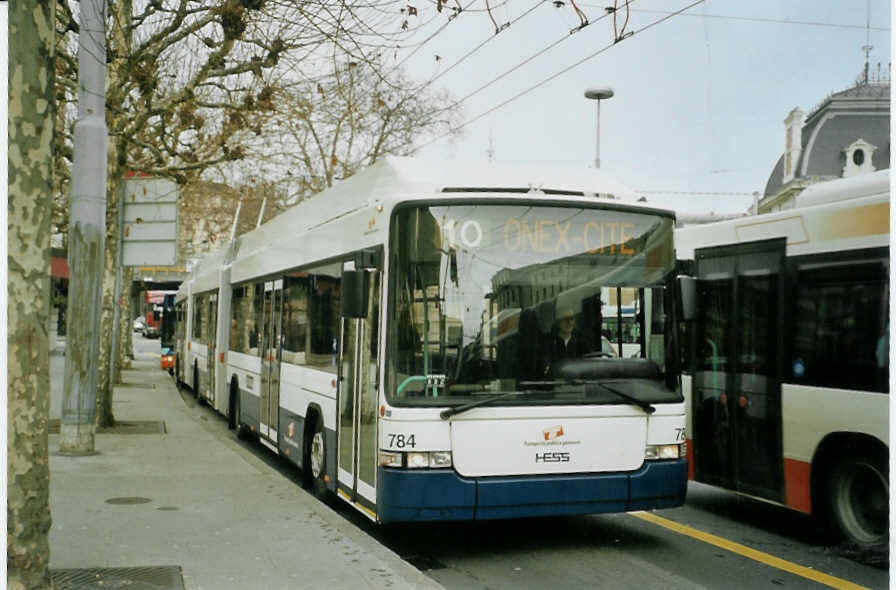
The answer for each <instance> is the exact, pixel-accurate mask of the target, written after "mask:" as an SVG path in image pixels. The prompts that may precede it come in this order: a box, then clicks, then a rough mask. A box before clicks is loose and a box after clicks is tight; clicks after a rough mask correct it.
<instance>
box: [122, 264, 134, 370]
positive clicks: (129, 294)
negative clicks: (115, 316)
mask: <svg viewBox="0 0 896 590" xmlns="http://www.w3.org/2000/svg"><path fill="white" fill-rule="evenodd" d="M122 286H123V289H122V293H121V296H122V297H124V302H125V314H124V316H125V317H124V331H125V335H126V340H125V347H124V359H123V361H122V365H121V366H122V367H124V368H125V369H130V368H131V361H132V360H134V318H135V317H136V315H137V313H136V311H134V269H132V268H131V267H125V269H124V281H123V283H122Z"/></svg>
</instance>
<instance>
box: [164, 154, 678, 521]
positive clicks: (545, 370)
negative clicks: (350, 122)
mask: <svg viewBox="0 0 896 590" xmlns="http://www.w3.org/2000/svg"><path fill="white" fill-rule="evenodd" d="M449 168H450V167H448V166H445V165H444V164H439V165H438V166H435V165H431V164H428V163H425V162H421V161H417V160H413V159H403V158H391V157H390V158H386V159H384V160H381V161H380V162H379V163H377V164H376V165H374V166H372V167H370V168H368V169H366V170H364V171H362V172H359V173H358V174H356V175H355V176H353V177H351V178H349V179H347V180H344V181H342V182H339V183H338V184H337V185H336V186H334V187H333V188H331V189H328V190H327V191H325V192H323V193H321V194H319V195H317V196H315V197H313V198H311V199H309V200H306V201H304V202H302V203H300V204H299V205H297V206H295V207H293V208H292V209H290V210H289V211H287V212H285V213H283V214H282V215H280V216H278V217H276V218H274V219H272V220H271V221H269V222H267V223H265V224H264V225H262V226H260V227H258V228H257V229H255V230H253V231H251V232H249V233H247V234H245V235H243V236H240V237H239V238H238V239H236V240H235V241H233V242H232V243H231V244H230V245H229V246H228V247H227V248H225V249H224V250H222V251H221V252H220V253H217V254H212V255H211V256H210V257H209V258H207V259H204V260H202V261H200V262H199V263H198V264H197V265H196V267H195V269H194V271H193V276H192V278H191V279H190V281H188V283H187V284H186V285H185V287H184V288H183V289H182V292H181V294H180V295H179V297H180V298H179V300H178V301H179V302H183V303H184V304H185V308H184V309H183V313H181V314H179V316H178V317H180V318H183V319H184V320H185V323H186V325H185V326H184V328H183V332H182V333H183V334H184V335H185V336H184V341H185V342H184V346H183V348H184V355H183V357H182V358H183V361H184V362H183V363H182V365H179V371H178V375H179V378H180V379H181V380H182V381H184V382H186V383H187V384H189V385H191V386H193V387H194V389H196V390H197V391H198V392H199V395H200V396H201V398H202V399H204V400H206V401H207V402H208V403H209V404H210V405H212V406H213V407H215V408H216V409H218V410H219V411H220V412H221V413H223V414H225V415H227V416H228V417H229V419H230V421H231V424H232V426H233V427H235V428H236V429H237V430H238V433H239V434H240V435H241V436H246V435H249V436H253V437H257V439H258V440H259V441H260V442H261V443H262V444H263V445H265V446H267V447H269V448H270V449H271V450H273V451H274V452H277V453H279V454H281V455H282V456H284V457H286V458H287V459H288V460H290V461H292V462H294V463H295V464H296V465H298V466H299V467H301V468H302V469H303V471H304V473H305V475H306V481H307V484H308V485H309V486H310V487H312V488H313V489H314V490H315V491H316V492H317V493H319V494H326V493H331V492H332V493H336V494H337V495H338V496H339V497H340V498H342V499H344V500H345V501H347V502H349V503H350V504H352V505H353V506H355V507H356V508H357V509H358V510H360V511H361V512H363V513H364V514H366V515H367V516H369V517H370V518H371V519H374V520H376V521H378V522H394V521H418V520H473V519H490V518H511V517H524V516H540V515H559V514H586V513H599V512H623V511H631V510H649V509H655V508H664V507H672V506H679V505H681V504H682V503H683V502H684V498H685V491H686V485H687V464H686V459H685V449H684V443H685V439H686V435H685V406H684V401H683V396H682V393H681V387H680V371H679V361H680V358H681V357H680V353H679V351H678V342H677V337H676V333H677V331H676V330H675V329H674V326H675V322H676V314H677V313H678V311H677V305H676V303H677V301H678V296H677V292H678V290H677V289H676V288H675V283H674V276H673V272H674V268H675V253H674V249H673V243H672V239H673V227H674V217H673V214H672V213H671V212H669V211H663V210H658V209H654V208H650V207H647V206H645V205H644V204H642V203H636V202H635V201H634V199H629V200H626V199H625V198H624V197H626V196H627V194H626V192H625V189H624V188H621V187H620V186H619V185H617V184H616V183H614V182H612V181H611V180H610V179H608V178H606V177H605V176H603V175H601V173H600V172H598V171H594V170H589V171H574V172H569V171H564V172H558V171H540V170H537V169H531V168H530V169H525V170H510V169H501V168H495V167H491V166H488V167H480V168H473V167H471V168H466V169H464V168H462V167H459V166H458V167H456V168H455V169H449ZM611 293H612V295H613V299H614V301H627V302H633V308H634V309H637V314H636V318H635V321H637V323H638V332H637V333H638V334H639V342H638V349H637V351H634V352H632V353H631V354H628V355H627V356H626V357H625V358H621V357H620V356H619V355H618V354H616V353H615V351H614V349H613V348H612V347H607V346H603V345H602V341H606V340H607V339H606V336H605V335H604V329H605V327H606V325H607V322H608V321H612V320H614V319H618V318H603V317H602V315H603V310H604V309H605V304H607V303H608V302H607V301H602V298H603V299H606V298H607V297H608V296H609V294H611ZM617 315H618V314H617Z"/></svg>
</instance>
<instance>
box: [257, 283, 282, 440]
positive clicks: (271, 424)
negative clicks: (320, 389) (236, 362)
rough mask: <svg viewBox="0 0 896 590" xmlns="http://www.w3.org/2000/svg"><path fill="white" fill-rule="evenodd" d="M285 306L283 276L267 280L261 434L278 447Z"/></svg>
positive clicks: (265, 290)
mask: <svg viewBox="0 0 896 590" xmlns="http://www.w3.org/2000/svg"><path fill="white" fill-rule="evenodd" d="M282 307H283V280H282V279H278V280H276V281H267V282H266V283H265V284H264V308H263V315H262V317H263V318H264V320H263V322H264V324H263V326H262V330H263V334H262V343H261V404H260V408H259V418H258V422H259V425H258V426H259V428H258V429H259V434H260V436H261V440H262V442H265V441H267V442H270V443H273V445H274V447H275V448H276V447H277V428H278V425H279V420H280V312H281V309H282Z"/></svg>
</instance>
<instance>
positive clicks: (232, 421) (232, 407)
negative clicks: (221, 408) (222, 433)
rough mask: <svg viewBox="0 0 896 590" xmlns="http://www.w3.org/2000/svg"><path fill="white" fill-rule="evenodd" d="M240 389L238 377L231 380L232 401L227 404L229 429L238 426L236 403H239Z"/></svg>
mask: <svg viewBox="0 0 896 590" xmlns="http://www.w3.org/2000/svg"><path fill="white" fill-rule="evenodd" d="M238 390H239V386H238V385H237V383H236V377H234V378H233V379H231V380H230V403H229V404H228V406H227V429H228V430H233V429H234V428H236V425H237V421H236V417H237V416H236V413H237V408H236V403H237V401H236V400H237V391H238Z"/></svg>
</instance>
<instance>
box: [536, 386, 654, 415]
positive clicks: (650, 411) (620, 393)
mask: <svg viewBox="0 0 896 590" xmlns="http://www.w3.org/2000/svg"><path fill="white" fill-rule="evenodd" d="M612 383H618V381H613V382H612ZM561 384H563V385H569V384H572V385H600V386H601V387H603V388H604V389H606V390H607V391H609V392H610V393H612V394H614V395H617V396H619V397H621V398H622V399H624V400H626V401H627V402H630V403H632V404H634V405H636V406H638V407H639V408H641V409H642V410H644V411H645V412H646V413H648V414H653V413H654V412H656V408H655V407H654V406H652V405H651V404H649V403H648V402H645V401H643V400H639V399H638V398H636V397H633V396H631V395H629V394H627V393H625V392H623V391H619V390H618V389H616V388H615V387H610V386H609V385H607V383H606V382H604V381H590V380H588V379H568V380H565V381H520V385H530V386H531V385H561Z"/></svg>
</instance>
